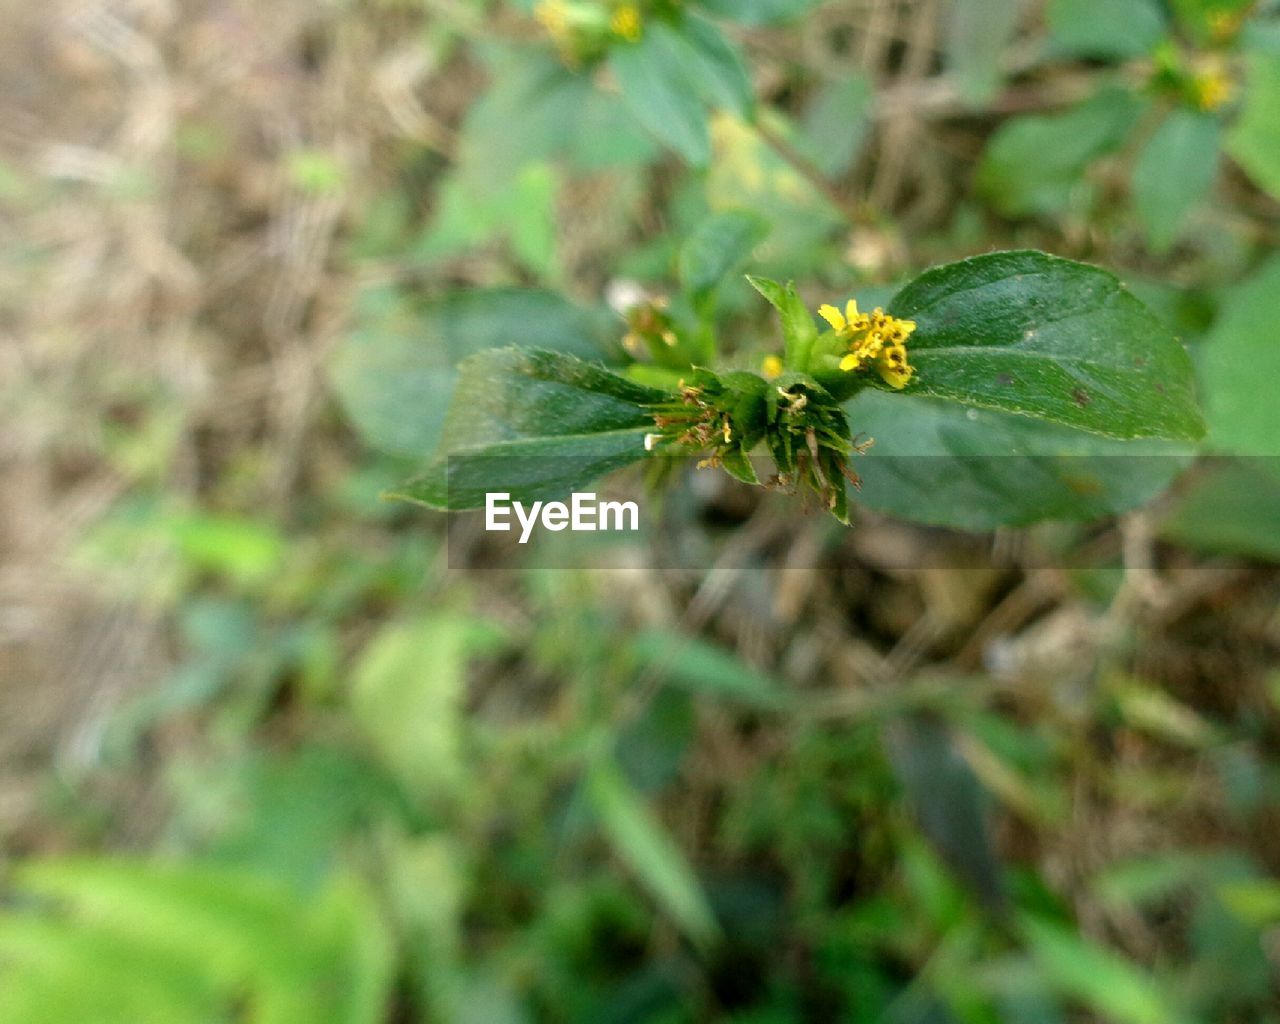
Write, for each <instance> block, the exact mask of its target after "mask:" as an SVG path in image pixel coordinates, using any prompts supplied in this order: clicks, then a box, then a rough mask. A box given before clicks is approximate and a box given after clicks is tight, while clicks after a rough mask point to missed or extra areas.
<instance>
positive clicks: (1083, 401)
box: [889, 251, 1204, 440]
mask: <svg viewBox="0 0 1280 1024" xmlns="http://www.w3.org/2000/svg"><path fill="white" fill-rule="evenodd" d="M889 309H890V311H891V312H892V313H893V315H894V316H897V317H904V318H907V319H911V320H914V321H915V322H916V323H917V325H918V326H917V329H916V331H915V333H914V334H913V335H912V336H911V339H910V342H909V343H908V350H909V352H910V357H911V362H912V364H913V365H914V366H915V367H916V370H917V374H916V377H915V380H914V381H913V382H912V384H911V389H912V391H913V392H914V393H918V394H922V395H934V396H937V397H939V398H949V399H954V400H956V401H961V402H968V403H970V404H972V405H977V406H983V407H986V408H991V409H1002V410H1004V411H1006V412H1015V413H1022V414H1025V415H1029V416H1038V417H1040V418H1042V419H1047V420H1053V421H1055V422H1058V423H1063V424H1066V425H1067V426H1072V427H1078V428H1080V429H1082V430H1089V431H1093V432H1094V433H1099V434H1105V435H1108V436H1111V437H1120V438H1133V437H1165V438H1170V439H1176V440H1183V439H1195V438H1198V437H1200V436H1201V435H1202V434H1203V432H1204V426H1203V423H1202V421H1201V417H1200V413H1199V411H1198V410H1197V408H1196V404H1195V397H1194V383H1193V379H1192V372H1191V360H1190V358H1189V357H1188V355H1187V353H1186V351H1185V350H1184V349H1183V348H1182V346H1181V344H1179V342H1178V340H1177V339H1176V338H1175V337H1174V336H1173V335H1172V334H1171V333H1170V332H1169V330H1168V328H1166V327H1165V326H1164V325H1163V324H1162V323H1161V322H1160V321H1159V320H1157V319H1156V317H1155V316H1154V315H1153V314H1152V313H1151V312H1150V311H1149V310H1148V309H1147V308H1146V307H1145V306H1143V305H1142V303H1140V302H1139V301H1138V300H1137V299H1135V298H1134V297H1133V296H1132V295H1131V294H1129V292H1128V291H1126V290H1125V288H1124V287H1123V285H1121V283H1120V282H1119V281H1118V280H1117V279H1116V278H1115V276H1114V275H1112V274H1110V273H1108V272H1107V271H1105V270H1101V269H1099V268H1097V267H1091V266H1087V265H1085V264H1083V263H1074V262H1072V261H1070V260H1065V259H1060V258H1058V257H1055V256H1048V255H1046V254H1044V253H1039V252H1031V251H1022V252H1000V253H989V254H987V255H985V256H975V257H973V258H972V259H967V260H961V261H960V262H958V263H949V264H946V265H944V266H940V267H934V268H933V269H932V270H928V271H926V272H925V273H923V274H921V275H920V276H919V277H918V278H916V279H915V280H914V281H912V282H911V283H910V284H908V285H907V286H906V287H905V288H903V289H902V291H900V292H899V293H898V294H897V295H896V296H895V297H894V298H893V300H892V301H891V302H890V303H889Z"/></svg>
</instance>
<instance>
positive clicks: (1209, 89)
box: [1191, 68, 1235, 111]
mask: <svg viewBox="0 0 1280 1024" xmlns="http://www.w3.org/2000/svg"><path fill="white" fill-rule="evenodd" d="M1234 91H1235V89H1234V87H1233V86H1232V84H1231V79H1230V78H1229V77H1228V76H1227V73H1226V72H1225V71H1224V70H1223V69H1222V68H1210V69H1209V70H1207V71H1202V72H1201V73H1200V74H1198V75H1196V76H1195V77H1194V78H1192V79H1191V94H1192V98H1193V99H1194V100H1195V104H1196V106H1198V107H1199V108H1200V109H1201V110H1206V111H1209V110H1217V109H1218V108H1219V107H1221V106H1222V105H1223V104H1224V103H1226V102H1227V101H1228V100H1230V99H1231V95H1232V93H1233V92H1234Z"/></svg>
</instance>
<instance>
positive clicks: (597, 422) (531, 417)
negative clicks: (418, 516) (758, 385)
mask: <svg viewBox="0 0 1280 1024" xmlns="http://www.w3.org/2000/svg"><path fill="white" fill-rule="evenodd" d="M459 371H460V373H461V378H460V380H459V381H458V387H457V390H456V392H455V394H454V399H453V404H452V405H451V406H450V407H449V414H448V417H447V418H446V421H445V429H444V434H443V437H442V439H441V445H440V454H439V455H438V456H437V457H436V458H435V459H434V460H433V461H432V463H431V464H430V465H429V466H428V467H427V469H426V471H425V472H424V473H423V474H422V476H420V477H418V478H417V479H415V480H412V481H410V482H409V483H407V484H406V485H405V486H404V487H403V488H402V489H401V490H400V491H399V492H397V494H396V495H395V496H396V497H401V498H407V499H409V500H413V501H419V502H422V503H423V504H426V505H430V506H432V507H433V508H450V509H465V508H478V507H480V506H482V505H483V504H484V503H485V496H486V494H488V493H490V492H494V491H505V492H508V493H509V494H510V495H511V496H512V498H513V499H514V500H518V501H532V500H544V499H548V498H554V497H559V496H562V495H563V494H565V493H567V492H569V491H572V490H574V489H575V488H577V487H579V486H582V485H584V484H586V483H589V482H590V481H591V480H593V479H595V478H597V477H599V476H602V475H603V474H605V473H608V472H610V471H612V470H614V469H618V468H620V467H622V466H625V465H628V464H630V463H632V462H636V461H638V460H639V459H641V458H643V457H644V454H645V452H644V435H645V433H646V431H648V430H651V429H652V428H653V416H652V414H651V413H650V412H649V410H648V409H647V408H646V407H645V406H646V404H647V403H651V402H657V401H662V400H663V399H664V398H667V397H669V396H667V395H666V394H665V393H664V392H662V391H658V390H656V389H653V388H648V387H644V386H642V385H639V384H636V383H633V382H632V381H629V380H627V379H626V378H624V377H619V376H618V375H617V374H614V373H610V372H609V371H608V370H606V369H605V368H604V367H602V366H598V365H595V364H592V363H587V362H584V361H583V360H581V359H576V358H574V357H573V356H568V355H564V354H561V353H556V352H547V351H542V350H527V349H514V348H507V349H496V350H493V351H490V352H483V353H480V354H479V355H476V356H472V357H471V358H470V359H468V360H466V361H465V362H463V364H462V365H461V366H460V367H459Z"/></svg>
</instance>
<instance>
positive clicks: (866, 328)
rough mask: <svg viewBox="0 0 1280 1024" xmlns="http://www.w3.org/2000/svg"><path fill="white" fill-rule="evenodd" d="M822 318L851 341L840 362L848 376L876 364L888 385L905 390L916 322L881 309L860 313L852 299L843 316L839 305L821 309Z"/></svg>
mask: <svg viewBox="0 0 1280 1024" xmlns="http://www.w3.org/2000/svg"><path fill="white" fill-rule="evenodd" d="M818 315H819V316H820V317H822V319H824V320H825V321H826V322H827V323H829V324H830V325H831V328H832V330H834V331H835V332H836V334H837V335H838V336H839V337H840V338H841V340H843V341H845V342H847V344H848V351H847V352H846V354H845V355H844V356H843V358H841V360H840V369H841V370H843V371H845V372H846V373H850V372H852V371H854V370H861V369H863V368H864V367H866V366H870V365H874V366H875V368H876V371H877V372H878V373H879V374H880V376H881V378H882V379H883V380H884V382H885V383H886V384H888V385H889V386H890V387H893V388H904V387H906V386H907V383H908V381H910V380H911V376H912V374H914V373H915V370H914V368H913V367H912V366H911V364H910V363H908V362H907V338H909V337H910V336H911V333H912V331H914V330H915V329H916V323H915V321H914V320H899V319H898V318H897V317H895V316H890V315H889V314H888V313H886V312H885V311H884V310H883V309H881V308H879V307H878V306H877V307H876V308H875V309H874V310H872V311H871V312H870V313H859V312H858V303H857V302H856V301H854V300H853V299H850V300H849V301H848V302H847V303H846V304H845V308H844V312H843V313H841V312H840V310H838V309H837V308H836V307H835V306H831V305H823V306H820V307H818Z"/></svg>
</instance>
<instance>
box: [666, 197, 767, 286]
mask: <svg viewBox="0 0 1280 1024" xmlns="http://www.w3.org/2000/svg"><path fill="white" fill-rule="evenodd" d="M766 234H768V225H767V224H766V223H765V222H764V221H763V220H762V219H761V218H760V217H758V216H756V215H755V214H754V213H750V212H748V211H746V210H726V211H725V212H723V213H713V214H711V216H709V217H708V218H706V220H704V221H702V223H701V224H699V225H698V226H697V228H695V229H694V231H693V233H692V234H691V235H690V236H689V237H688V238H687V239H686V240H685V243H684V245H682V246H681V247H680V257H679V260H678V262H677V265H676V272H677V274H678V275H679V277H680V283H681V284H682V285H684V287H685V290H686V291H688V292H689V295H690V297H691V298H692V299H693V300H694V301H695V302H699V301H701V300H703V299H705V298H706V297H707V296H708V295H709V294H710V293H711V292H713V291H714V290H715V289H716V288H717V287H718V286H719V285H720V283H721V282H722V281H723V280H724V279H725V277H727V276H728V275H729V274H730V273H731V272H732V271H733V270H735V269H736V268H737V267H738V266H740V265H741V264H742V263H743V262H744V261H745V260H746V259H747V258H748V257H749V256H750V255H751V250H752V249H754V248H755V247H756V246H757V245H759V244H760V242H761V241H763V239H764V237H765V235H766Z"/></svg>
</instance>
